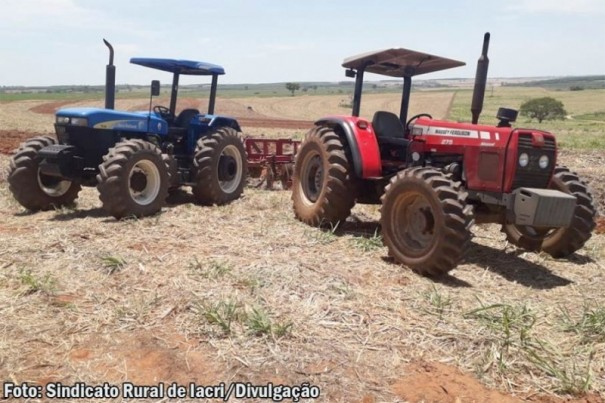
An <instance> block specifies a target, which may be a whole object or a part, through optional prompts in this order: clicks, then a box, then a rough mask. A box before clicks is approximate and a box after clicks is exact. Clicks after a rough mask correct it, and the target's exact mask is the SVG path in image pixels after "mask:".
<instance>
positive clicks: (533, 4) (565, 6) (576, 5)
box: [507, 0, 605, 14]
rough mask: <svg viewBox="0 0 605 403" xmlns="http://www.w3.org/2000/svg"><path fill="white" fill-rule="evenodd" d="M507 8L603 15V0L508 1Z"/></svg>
mask: <svg viewBox="0 0 605 403" xmlns="http://www.w3.org/2000/svg"><path fill="white" fill-rule="evenodd" d="M507 8H508V9H509V10H510V11H515V12H526V13H537V14H540V13H553V14H594V13H598V14H601V13H603V14H605V2H604V1H603V0H573V1H572V0H510V2H509V4H508V7H507Z"/></svg>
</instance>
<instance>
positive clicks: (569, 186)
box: [502, 166, 597, 258]
mask: <svg viewBox="0 0 605 403" xmlns="http://www.w3.org/2000/svg"><path fill="white" fill-rule="evenodd" d="M549 188H550V189H555V190H559V191H561V192H565V193H568V194H571V195H574V196H575V197H576V199H577V202H576V208H575V210H574V215H573V219H572V221H571V224H570V225H569V227H561V228H553V229H542V228H534V227H529V226H520V225H515V224H510V223H509V224H504V225H503V226H502V231H503V232H504V233H505V234H506V240H507V241H508V242H510V243H512V244H513V245H516V246H518V247H520V248H523V249H526V250H529V251H533V252H537V251H540V250H542V251H544V252H546V253H548V254H549V255H551V256H552V257H555V258H562V257H566V256H569V255H571V254H572V253H574V252H575V251H577V250H579V249H581V248H582V247H583V246H584V244H585V243H586V241H588V240H589V239H590V237H591V236H592V230H593V229H594V228H595V226H596V222H595V216H596V213H597V212H596V209H595V207H594V204H593V201H592V195H591V194H590V192H589V191H588V187H587V186H586V183H584V182H583V181H582V180H580V178H579V177H578V175H577V174H575V173H573V172H571V171H570V170H569V169H568V168H566V167H562V166H561V167H556V168H555V173H554V175H553V178H552V180H551V183H550V186H549Z"/></svg>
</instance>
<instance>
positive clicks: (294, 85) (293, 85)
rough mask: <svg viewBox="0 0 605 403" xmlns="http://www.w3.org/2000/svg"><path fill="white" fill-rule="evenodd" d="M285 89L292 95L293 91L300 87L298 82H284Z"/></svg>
mask: <svg viewBox="0 0 605 403" xmlns="http://www.w3.org/2000/svg"><path fill="white" fill-rule="evenodd" d="M286 89H287V90H288V91H290V92H291V93H292V96H294V91H296V90H299V89H300V84H299V83H286Z"/></svg>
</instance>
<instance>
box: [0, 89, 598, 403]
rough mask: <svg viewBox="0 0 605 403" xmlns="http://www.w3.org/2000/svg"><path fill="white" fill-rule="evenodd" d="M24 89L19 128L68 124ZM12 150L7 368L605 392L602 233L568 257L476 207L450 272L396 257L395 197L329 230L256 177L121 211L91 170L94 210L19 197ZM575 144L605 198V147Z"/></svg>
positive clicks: (453, 389)
mask: <svg viewBox="0 0 605 403" xmlns="http://www.w3.org/2000/svg"><path fill="white" fill-rule="evenodd" d="M301 98H302V97H301ZM309 98H310V97H309ZM326 98H329V97H326ZM282 100H283V98H282ZM289 100H290V99H289V98H288V99H286V101H289ZM261 101H264V102H267V103H266V104H264V103H262V102H261ZM442 101H443V100H441V99H440V100H439V101H438V102H436V104H442ZM124 102H125V103H124V104H122V105H121V104H120V103H118V105H117V107H119V108H125V109H128V108H134V109H141V105H142V104H143V103H141V101H140V100H138V101H136V102H138V104H136V102H135V101H124ZM128 102H131V104H128ZM225 102H228V103H230V102H234V103H236V104H237V105H235V104H234V105H233V110H234V112H235V113H234V115H235V116H238V117H239V118H240V119H242V121H244V119H245V118H246V115H245V114H246V113H250V114H251V115H252V116H251V117H250V119H258V120H262V119H266V120H267V121H269V120H280V121H281V120H286V121H288V120H291V119H295V118H296V117H298V118H302V119H303V120H304V119H309V121H310V120H311V119H312V117H311V112H309V117H308V116H307V115H305V113H301V114H300V115H298V114H295V113H294V112H291V114H290V112H287V108H288V106H287V105H286V106H283V108H286V109H283V110H282V109H279V108H282V107H280V106H278V103H277V102H276V103H275V104H271V102H272V101H270V100H267V101H265V100H259V103H258V104H255V105H253V110H252V111H249V110H248V109H247V106H249V105H248V101H246V102H241V101H237V102H236V101H234V100H228V101H225ZM250 102H251V101H250ZM254 102H256V100H255V101H254ZM337 102H338V101H337ZM376 102H377V103H380V101H376ZM384 102H390V101H384ZM427 102H428V101H427ZM20 104H21V103H20ZM23 104H24V105H21V106H20V108H21V109H19V108H17V106H18V105H16V103H11V104H3V106H7V105H8V106H10V107H11V108H12V110H13V111H14V113H16V111H17V110H20V111H21V115H19V116H20V117H21V116H23V118H22V119H21V118H19V119H15V116H16V115H12V118H9V117H10V116H11V115H10V114H6V113H5V110H6V108H3V109H2V110H1V112H0V130H4V131H3V132H1V133H0V139H1V140H2V142H4V141H6V140H8V141H12V142H14V141H16V140H14V139H13V137H14V138H17V137H20V138H26V137H28V136H30V135H33V134H34V133H38V130H42V127H43V126H42V123H41V122H38V120H46V119H48V122H47V124H48V127H46V129H45V131H44V132H45V133H48V132H52V119H53V118H52V111H51V110H52V108H53V107H54V106H53V105H50V106H49V105H48V104H46V106H44V105H45V104H44V103H39V102H37V101H36V102H29V103H23ZM87 105H90V103H87ZM238 105H239V106H238ZM271 105H273V106H271ZM380 105H383V104H380ZM446 106H447V105H446ZM193 107H195V104H193ZM381 107H382V106H381ZM32 108H37V109H36V111H38V113H36V112H32V111H29V112H27V111H28V110H30V109H32ZM218 108H219V110H220V106H219V107H218ZM309 108H311V107H309ZM143 109H144V108H143ZM331 111H332V110H331V109H329V106H326V111H325V112H317V113H316V114H315V115H314V116H315V117H316V116H321V115H323V114H326V113H332V112H331ZM344 111H345V109H343V112H344ZM40 112H42V113H40ZM240 113H241V115H240ZM433 113H434V114H435V115H436V116H439V113H443V114H445V109H443V110H442V112H439V111H434V112H433ZM14 120H17V121H18V122H15V121H14ZM27 122H29V123H30V124H31V125H32V126H27ZM263 124H268V123H263ZM247 126H248V125H246V127H247ZM250 126H252V125H250ZM40 132H42V131H40ZM303 132H304V129H303V128H298V127H297V128H285V127H282V128H279V127H278V128H275V127H273V128H272V127H268V128H266V127H255V128H253V129H252V130H251V132H250V134H253V135H266V136H287V137H290V136H300V135H301V134H302V133H303ZM7 133H10V135H11V136H13V137H10V138H9V137H7ZM11 144H13V143H11ZM7 148H8V146H6V147H5V148H3V149H2V150H3V151H4V150H6V149H7ZM8 161H9V156H7V155H0V167H2V171H1V172H2V173H1V174H0V213H1V214H2V215H1V217H2V219H0V245H2V248H0V268H1V270H0V315H1V316H2V322H1V324H0V379H3V380H12V381H14V382H19V383H21V382H29V383H37V384H46V383H48V382H57V381H61V382H63V383H66V384H73V383H75V382H80V381H82V382H87V383H89V384H102V383H103V382H110V383H114V384H119V383H120V382H124V381H131V382H134V383H136V384H155V383H158V382H166V383H170V382H179V383H181V384H187V383H188V382H196V383H198V384H216V383H219V382H231V381H234V380H238V381H249V382H252V383H254V384H266V383H267V382H273V383H276V384H298V385H300V384H302V383H304V382H310V383H311V384H313V385H317V386H319V387H320V388H321V393H322V394H321V400H325V401H337V402H355V401H358V402H362V401H363V402H379V401H380V402H382V401H389V402H391V401H413V402H416V401H449V402H457V401H462V402H466V401H511V402H512V401H523V400H526V401H538V402H559V401H582V402H597V401H601V398H602V396H600V395H599V392H600V391H602V390H605V296H604V295H603V292H602V289H603V284H604V283H605V235H603V234H595V235H594V236H593V237H592V238H591V240H590V241H589V242H588V244H587V245H586V247H585V248H584V249H582V250H581V251H580V252H579V253H577V254H575V255H573V256H572V257H571V258H570V259H569V260H564V259H552V258H550V257H549V256H548V255H545V254H535V253H525V252H523V251H520V250H517V249H516V248H515V247H513V246H511V245H508V244H507V243H506V241H505V239H504V236H503V234H501V233H500V232H499V228H498V227H497V226H495V225H477V226H475V228H474V240H473V246H472V248H471V251H470V254H469V257H468V259H467V262H466V263H464V264H462V265H460V266H459V267H458V268H457V269H455V270H454V271H452V272H451V276H450V277H448V278H446V279H444V280H442V281H439V282H435V281H433V280H430V279H426V278H423V277H420V276H417V275H415V274H413V273H411V272H410V271H408V270H406V269H405V268H402V267H399V266H397V265H395V264H393V263H392V262H391V261H390V260H389V259H388V257H387V253H386V248H385V247H384V246H382V243H381V239H380V231H379V228H378V225H377V220H378V217H379V211H378V207H377V206H356V207H355V209H354V213H353V216H352V217H351V218H350V219H349V220H347V222H346V223H344V224H343V225H341V226H340V227H339V228H336V229H334V230H333V231H326V230H319V229H316V228H310V227H308V226H306V225H303V224H302V223H300V222H298V221H296V220H295V219H294V216H293V213H292V211H291V210H292V209H291V201H290V195H289V193H288V192H284V191H261V190H256V189H252V188H247V189H246V191H245V193H244V197H243V198H242V199H240V200H237V201H235V202H234V203H232V204H230V205H227V206H222V207H202V206H198V205H196V204H194V203H193V201H192V197H191V196H190V194H189V193H187V192H180V193H177V194H176V195H174V196H172V197H171V199H170V200H169V205H168V207H166V208H164V209H163V211H162V213H161V214H159V215H157V216H154V217H150V218H145V219H140V220H124V221H115V220H114V219H113V218H111V217H108V216H107V215H106V214H105V213H104V212H103V210H102V209H101V205H100V201H99V199H98V195H97V193H96V191H95V189H91V188H85V189H84V190H83V191H82V192H81V194H80V198H79V199H78V204H77V206H76V207H75V208H63V209H59V210H56V211H48V212H41V213H35V214H31V213H28V212H26V211H25V210H24V209H23V208H21V207H20V206H19V205H18V204H17V203H16V202H15V201H14V200H13V199H12V197H11V195H10V192H9V190H8V185H7V183H6V176H5V168H6V167H7V165H8ZM561 161H562V163H564V164H567V165H569V166H570V167H573V168H574V169H575V170H576V171H578V173H580V175H581V176H582V177H583V178H585V179H586V180H587V181H589V182H590V185H591V187H592V189H593V192H594V196H595V200H597V201H598V203H599V209H600V213H601V214H602V215H603V214H605V205H604V204H603V200H604V199H605V188H604V187H603V182H602V178H603V177H604V176H605V156H603V154H602V153H601V152H596V151H595V152H588V153H587V152H563V153H562V154H561Z"/></svg>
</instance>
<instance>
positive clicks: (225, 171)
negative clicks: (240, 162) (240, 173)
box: [218, 155, 237, 181]
mask: <svg viewBox="0 0 605 403" xmlns="http://www.w3.org/2000/svg"><path fill="white" fill-rule="evenodd" d="M236 175H237V162H236V161H235V158H233V157H232V156H230V155H221V157H220V159H219V162H218V178H219V180H220V181H231V180H233V178H235V176H236Z"/></svg>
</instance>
